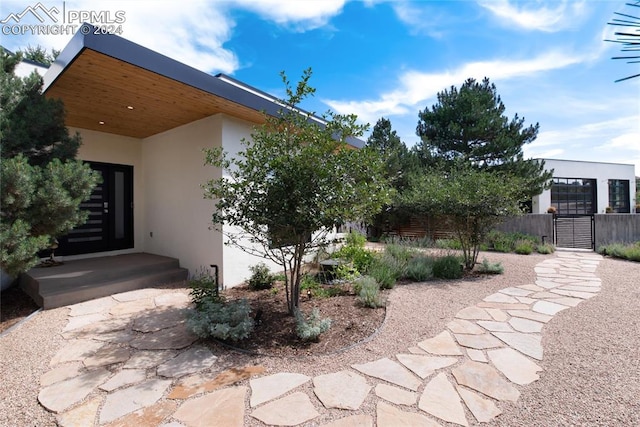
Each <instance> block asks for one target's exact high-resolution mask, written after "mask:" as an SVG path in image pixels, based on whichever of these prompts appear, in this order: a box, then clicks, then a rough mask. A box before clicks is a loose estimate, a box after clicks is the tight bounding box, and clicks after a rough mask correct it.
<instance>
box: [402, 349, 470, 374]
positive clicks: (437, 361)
mask: <svg viewBox="0 0 640 427" xmlns="http://www.w3.org/2000/svg"><path fill="white" fill-rule="evenodd" d="M396 357H397V358H398V360H399V361H400V363H402V364H403V365H404V366H406V367H407V368H409V369H411V370H412V371H413V372H414V373H415V374H416V375H418V376H419V377H420V378H422V379H425V378H427V377H428V376H430V375H432V374H433V373H434V372H435V371H437V370H438V369H442V368H446V367H447V366H451V365H453V364H454V363H456V362H457V361H458V359H456V358H455V357H432V356H422V355H417V354H397V355H396Z"/></svg>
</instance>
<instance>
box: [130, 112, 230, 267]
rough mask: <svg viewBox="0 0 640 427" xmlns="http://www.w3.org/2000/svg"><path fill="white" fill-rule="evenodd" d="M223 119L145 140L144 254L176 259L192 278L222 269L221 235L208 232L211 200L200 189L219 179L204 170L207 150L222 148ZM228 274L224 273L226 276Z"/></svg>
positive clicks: (215, 172) (213, 118)
mask: <svg viewBox="0 0 640 427" xmlns="http://www.w3.org/2000/svg"><path fill="white" fill-rule="evenodd" d="M221 137H222V117H221V116H219V115H216V116H211V117H207V118H204V119H201V120H198V121H195V122H192V123H189V124H187V125H184V126H180V127H178V128H175V129H172V130H169V131H167V132H163V133H161V134H158V135H154V136H151V137H149V138H146V139H144V140H143V142H142V153H143V159H144V163H145V170H144V177H143V186H144V191H145V197H146V203H147V209H146V215H145V221H144V230H143V235H144V248H145V251H146V252H149V253H153V254H159V255H165V256H170V257H175V258H178V259H179V260H180V265H181V266H182V267H185V268H188V269H189V272H190V273H191V274H193V273H195V272H196V271H197V270H198V269H199V268H200V267H206V268H208V267H209V265H211V264H217V265H219V267H220V268H221V270H222V271H221V273H223V272H224V267H223V265H222V236H221V235H220V233H217V232H214V231H211V230H209V225H210V224H211V213H212V211H213V202H212V201H211V200H205V199H204V197H203V190H202V188H201V185H202V184H204V183H205V182H206V181H207V180H208V179H211V178H216V177H218V176H220V172H219V170H216V169H214V168H213V167H211V166H206V167H205V166H204V153H203V151H202V150H203V149H204V148H210V147H217V146H218V147H219V146H220V145H221ZM223 274H224V273H223Z"/></svg>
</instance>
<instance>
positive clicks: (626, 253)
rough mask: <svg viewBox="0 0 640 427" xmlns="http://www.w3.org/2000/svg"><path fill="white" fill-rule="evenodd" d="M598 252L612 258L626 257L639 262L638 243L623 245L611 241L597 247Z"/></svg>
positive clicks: (639, 246) (639, 251)
mask: <svg viewBox="0 0 640 427" xmlns="http://www.w3.org/2000/svg"><path fill="white" fill-rule="evenodd" d="M598 253H600V254H602V255H605V256H607V255H608V256H611V257H614V258H621V259H626V260H629V261H636V262H640V243H639V242H636V243H635V244H627V245H624V244H622V243H612V244H610V245H606V246H601V247H599V248H598Z"/></svg>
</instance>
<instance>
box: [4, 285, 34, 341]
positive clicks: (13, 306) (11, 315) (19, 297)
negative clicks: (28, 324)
mask: <svg viewBox="0 0 640 427" xmlns="http://www.w3.org/2000/svg"><path fill="white" fill-rule="evenodd" d="M38 308H39V307H38V305H37V304H36V303H35V302H33V300H32V299H31V297H29V296H28V295H27V294H25V293H24V292H23V291H22V289H20V288H19V287H17V286H14V287H12V288H9V289H7V290H5V291H3V292H2V293H1V294H0V332H3V331H5V330H7V329H9V328H10V327H12V326H13V325H15V324H16V323H18V322H20V321H21V320H22V319H24V318H26V317H27V316H29V315H30V314H31V313H34V312H35V311H37V310H38Z"/></svg>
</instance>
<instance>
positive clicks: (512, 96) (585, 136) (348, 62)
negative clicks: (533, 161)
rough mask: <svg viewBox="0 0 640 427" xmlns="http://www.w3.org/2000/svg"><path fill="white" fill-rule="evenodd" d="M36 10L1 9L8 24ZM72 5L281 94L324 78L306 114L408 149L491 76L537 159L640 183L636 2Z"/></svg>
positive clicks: (252, 0)
mask: <svg viewBox="0 0 640 427" xmlns="http://www.w3.org/2000/svg"><path fill="white" fill-rule="evenodd" d="M626 1H628V2H631V1H632V0H626ZM36 3H37V2H35V1H34V2H25V1H11V0H3V2H2V5H1V6H0V15H1V17H0V18H2V19H4V18H5V17H6V16H7V15H8V14H9V13H11V12H13V13H19V12H21V11H22V10H24V8H25V7H27V6H29V5H32V6H35V4H36ZM62 3H63V2H62V1H42V4H43V5H44V6H45V7H47V8H51V7H54V6H55V7H57V8H59V9H62ZM64 7H65V9H66V10H67V11H69V10H76V11H81V10H83V11H96V12H100V11H109V12H110V13H111V14H115V13H116V12H117V11H124V17H125V21H124V22H123V23H122V24H121V29H122V35H121V36H122V37H124V38H127V39H129V40H132V41H134V42H136V43H139V44H141V45H143V46H146V47H148V48H151V49H153V50H156V51H158V52H161V53H163V54H165V55H167V56H170V57H172V58H174V59H177V60H179V61H182V62H184V63H186V64H189V65H191V66H193V67H195V68H198V69H200V70H202V71H206V72H210V73H214V74H215V73H218V72H223V73H226V74H229V75H232V76H234V77H235V78H238V79H240V80H242V81H244V82H246V83H248V84H250V85H253V86H255V87H257V88H259V89H262V90H265V91H267V92H269V93H272V94H274V95H276V96H282V94H283V87H282V84H281V82H280V77H279V75H278V73H279V72H280V71H282V70H284V71H286V73H287V74H288V75H289V77H290V79H291V80H292V81H296V80H297V78H298V77H299V76H300V75H301V73H302V70H303V69H305V68H307V67H312V68H313V71H314V75H313V78H312V81H311V84H312V86H314V87H315V88H316V89H317V92H316V96H315V97H314V98H313V99H311V100H309V101H307V102H306V103H305V104H304V105H303V106H304V107H305V108H307V109H310V110H312V111H316V112H318V113H322V112H324V111H326V110H328V109H331V110H333V111H336V112H339V113H345V114H346V113H355V114H357V115H358V116H359V117H360V118H361V120H362V121H363V122H368V123H370V124H371V126H373V125H374V124H375V122H376V121H377V120H378V119H379V118H380V117H383V116H384V117H387V118H389V119H390V120H391V123H392V125H393V127H394V129H395V130H396V131H397V132H398V134H399V135H400V136H401V137H402V139H403V141H404V142H405V143H406V144H407V145H408V146H411V145H414V144H415V143H416V142H417V141H418V137H417V136H416V135H415V128H416V124H417V119H418V112H419V111H421V110H424V109H425V108H428V107H431V106H432V105H433V104H434V103H435V102H436V94H437V93H438V92H439V91H442V90H443V89H446V88H449V87H450V86H451V85H455V86H460V85H461V84H462V83H463V82H464V80H465V79H467V78H469V77H474V78H476V79H482V78H483V77H485V76H486V77H489V78H490V79H491V81H492V82H493V83H495V84H496V86H497V89H498V93H499V94H500V96H501V97H502V100H503V102H504V104H505V106H506V108H507V114H508V115H509V116H513V115H514V114H515V113H518V114H519V115H520V116H524V117H525V120H526V123H527V124H530V123H536V122H539V123H540V133H539V135H538V138H537V140H536V141H535V142H534V143H532V144H529V145H528V146H526V147H525V155H526V157H547V158H558V159H573V160H587V161H604V162H615V163H627V164H635V165H636V175H639V174H640V78H636V79H633V80H630V81H626V82H619V83H614V81H615V80H616V79H619V78H621V77H625V76H628V75H631V74H637V73H638V72H639V71H640V64H632V65H631V64H626V63H624V62H622V61H614V60H611V59H610V58H611V57H612V56H616V55H618V54H619V53H620V52H619V46H618V45H616V44H614V43H607V42H604V41H603V40H604V39H605V38H612V37H613V35H612V33H613V29H614V28H613V27H611V26H608V25H607V22H610V21H611V20H612V19H613V18H614V17H615V16H614V12H622V13H630V12H634V11H635V12H638V13H635V14H636V15H639V14H640V9H638V8H631V7H629V6H625V0H616V1H578V0H576V1H562V0H554V1H526V2H525V1H508V0H492V1H484V0H479V1H425V0H422V1H400V0H398V1H376V0H369V1H344V0H310V1H277V0H262V1H261V0H239V1H188V0H183V1H181V2H178V1H168V0H159V1H158V0H156V1H100V0H83V1H66V2H65V4H64ZM636 9H638V10H636ZM25 19H28V17H27V18H25ZM33 23H35V22H33ZM69 39H70V36H66V35H48V36H37V35H32V34H29V33H27V34H25V35H2V44H3V45H4V46H6V47H7V48H9V49H20V48H24V47H26V46H27V45H32V46H34V45H38V44H39V45H42V46H45V47H48V48H50V47H54V48H58V49H60V48H62V47H64V45H65V44H66V43H67V42H68V40H69Z"/></svg>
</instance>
